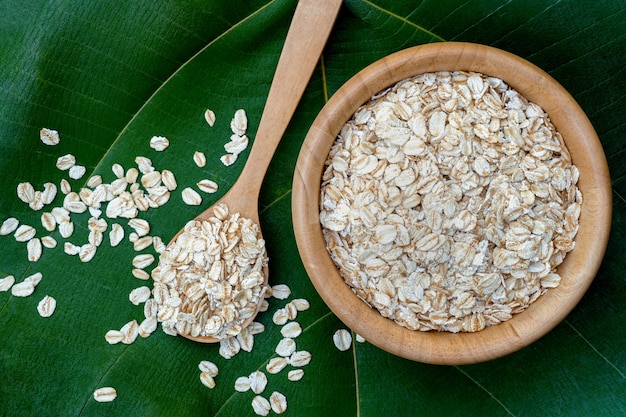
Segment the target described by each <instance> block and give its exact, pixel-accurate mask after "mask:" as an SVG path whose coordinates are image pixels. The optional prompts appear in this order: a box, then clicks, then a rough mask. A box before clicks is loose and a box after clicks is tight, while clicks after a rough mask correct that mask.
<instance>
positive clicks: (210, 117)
mask: <svg viewBox="0 0 626 417" xmlns="http://www.w3.org/2000/svg"><path fill="white" fill-rule="evenodd" d="M204 120H206V122H207V123H208V125H209V126H211V127H213V125H214V124H215V112H214V111H213V110H211V109H206V111H205V112H204Z"/></svg>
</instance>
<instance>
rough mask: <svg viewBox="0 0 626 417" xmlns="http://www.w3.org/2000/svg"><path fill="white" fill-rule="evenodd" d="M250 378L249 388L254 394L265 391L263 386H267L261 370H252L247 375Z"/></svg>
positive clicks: (265, 377)
mask: <svg viewBox="0 0 626 417" xmlns="http://www.w3.org/2000/svg"><path fill="white" fill-rule="evenodd" d="M248 379H249V380H250V389H251V390H252V392H254V393H255V394H260V393H262V392H263V391H265V387H266V386H267V376H265V374H264V373H263V372H261V371H254V372H252V373H251V374H250V375H249V376H248Z"/></svg>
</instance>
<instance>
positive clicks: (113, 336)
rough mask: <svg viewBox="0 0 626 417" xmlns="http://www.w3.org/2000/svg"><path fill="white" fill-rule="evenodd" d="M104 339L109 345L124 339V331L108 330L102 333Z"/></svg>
mask: <svg viewBox="0 0 626 417" xmlns="http://www.w3.org/2000/svg"><path fill="white" fill-rule="evenodd" d="M104 339H105V340H106V341H107V343H108V344H110V345H115V344H117V343H121V342H122V340H124V333H122V332H121V331H119V330H109V331H107V332H106V334H105V335H104Z"/></svg>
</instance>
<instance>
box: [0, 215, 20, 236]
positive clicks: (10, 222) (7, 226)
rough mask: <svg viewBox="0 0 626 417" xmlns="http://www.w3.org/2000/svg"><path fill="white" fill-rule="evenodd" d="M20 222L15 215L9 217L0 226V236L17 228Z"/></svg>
mask: <svg viewBox="0 0 626 417" xmlns="http://www.w3.org/2000/svg"><path fill="white" fill-rule="evenodd" d="M19 224H20V222H19V221H18V220H17V219H16V218H15V217H9V218H7V219H6V220H5V221H4V222H2V226H0V236H6V235H10V234H11V233H13V232H14V231H15V229H17V227H18V226H19Z"/></svg>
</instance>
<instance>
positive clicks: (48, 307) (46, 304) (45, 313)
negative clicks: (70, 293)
mask: <svg viewBox="0 0 626 417" xmlns="http://www.w3.org/2000/svg"><path fill="white" fill-rule="evenodd" d="M56 308H57V300H56V299H54V297H51V296H49V295H46V296H45V297H44V298H42V299H41V301H39V304H37V311H38V312H39V315H40V316H41V317H50V316H52V315H53V314H54V310H55V309H56Z"/></svg>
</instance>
